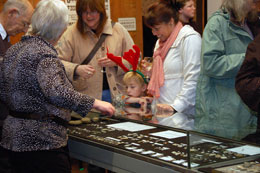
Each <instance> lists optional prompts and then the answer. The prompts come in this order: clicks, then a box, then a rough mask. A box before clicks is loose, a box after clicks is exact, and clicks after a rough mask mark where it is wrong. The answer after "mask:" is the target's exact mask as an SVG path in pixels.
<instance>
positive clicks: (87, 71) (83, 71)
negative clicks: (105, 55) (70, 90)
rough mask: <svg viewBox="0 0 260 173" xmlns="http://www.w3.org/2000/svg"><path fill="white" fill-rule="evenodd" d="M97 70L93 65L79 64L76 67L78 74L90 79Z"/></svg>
mask: <svg viewBox="0 0 260 173" xmlns="http://www.w3.org/2000/svg"><path fill="white" fill-rule="evenodd" d="M95 71H96V70H95V69H94V67H93V66H91V65H79V66H78V67H77V69H76V74H77V75H78V76H80V77H83V78H85V79H88V78H91V77H92V76H93V75H94V73H95Z"/></svg>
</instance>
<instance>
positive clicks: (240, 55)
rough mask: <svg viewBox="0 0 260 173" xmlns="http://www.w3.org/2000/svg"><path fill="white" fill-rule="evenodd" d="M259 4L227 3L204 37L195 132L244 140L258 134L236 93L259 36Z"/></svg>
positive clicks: (238, 0) (228, 0)
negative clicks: (239, 75) (237, 81)
mask: <svg viewBox="0 0 260 173" xmlns="http://www.w3.org/2000/svg"><path fill="white" fill-rule="evenodd" d="M257 2H258V0H224V1H223V3H222V6H221V8H220V9H219V10H218V11H216V12H215V13H214V14H213V15H212V16H211V17H210V19H209V21H208V23H207V25H206V27H205V29H204V33H203V39H202V54H201V55H202V56H201V72H200V76H199V80H198V85H197V93H196V115H195V129H196V130H198V131H200V132H204V133H208V134H212V135H217V136H222V137H226V138H232V139H242V138H244V137H245V136H247V135H248V134H250V133H253V132H255V130H256V119H257V118H256V116H255V115H254V114H253V113H252V112H251V111H250V110H249V108H248V107H247V106H246V105H245V104H244V103H243V101H242V100H241V99H240V97H239V96H238V94H237V92H236V90H235V77H236V75H237V72H238V70H239V69H240V66H241V64H242V62H243V61H244V58H245V52H246V49H247V46H248V44H249V43H250V42H251V41H252V40H253V39H254V37H255V36H256V35H257V33H258V32H259V27H257V25H256V23H257V21H259V19H258V17H257V15H256V14H257V11H256V9H257V8H256V7H257V4H256V3H257Z"/></svg>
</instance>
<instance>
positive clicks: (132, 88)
mask: <svg viewBox="0 0 260 173" xmlns="http://www.w3.org/2000/svg"><path fill="white" fill-rule="evenodd" d="M145 90H146V85H144V86H142V85H141V84H140V83H138V82H137V81H135V80H133V79H131V80H130V81H128V82H127V84H126V92H127V95H128V96H131V97H140V96H143V95H144V91H145Z"/></svg>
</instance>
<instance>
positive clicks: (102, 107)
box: [93, 99, 115, 116]
mask: <svg viewBox="0 0 260 173" xmlns="http://www.w3.org/2000/svg"><path fill="white" fill-rule="evenodd" d="M93 108H95V109H97V110H99V111H100V112H101V113H102V114H104V115H110V116H112V115H114V114H115V108H114V106H113V105H112V104H111V103H108V102H105V101H101V100H98V99H95V102H94V105H93Z"/></svg>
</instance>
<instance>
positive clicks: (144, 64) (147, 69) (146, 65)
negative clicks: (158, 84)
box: [141, 60, 152, 77]
mask: <svg viewBox="0 0 260 173" xmlns="http://www.w3.org/2000/svg"><path fill="white" fill-rule="evenodd" d="M141 72H142V73H143V74H144V75H145V76H149V77H151V75H152V63H151V62H148V61H147V60H142V61H141Z"/></svg>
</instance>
